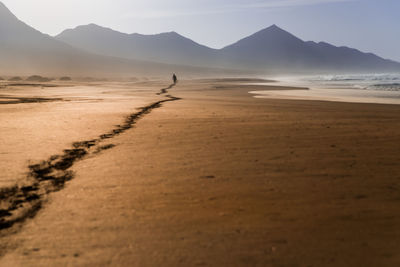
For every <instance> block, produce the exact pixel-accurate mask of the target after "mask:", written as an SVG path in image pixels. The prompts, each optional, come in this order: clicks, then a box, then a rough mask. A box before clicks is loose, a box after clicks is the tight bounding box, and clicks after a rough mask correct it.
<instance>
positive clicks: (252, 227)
mask: <svg viewBox="0 0 400 267" xmlns="http://www.w3.org/2000/svg"><path fill="white" fill-rule="evenodd" d="M230 82H231V81H230ZM159 85H160V86H159ZM164 85H166V84H165V83H164ZM143 86H144V85H143ZM157 86H159V87H158V89H157V90H156V89H155V88H156V87H157ZM229 87H230V86H229V85H227V86H225V87H224V88H223V89H218V88H215V83H213V82H190V81H188V82H181V83H179V84H178V86H176V87H174V88H171V89H170V90H169V92H166V94H171V95H173V96H174V97H179V98H182V99H181V100H177V101H171V102H166V103H162V106H161V107H159V108H156V109H154V110H152V111H151V112H150V113H146V115H145V116H143V117H142V118H140V119H139V120H137V121H136V122H135V125H134V127H133V128H130V129H127V130H126V131H124V132H123V133H121V134H118V135H115V136H112V138H106V139H105V140H103V141H102V142H101V146H108V147H109V148H110V149H107V150H100V151H98V152H97V153H92V151H93V152H95V151H96V149H94V148H95V147H91V148H90V149H91V150H90V151H91V152H90V153H89V154H88V155H84V156H83V157H82V158H81V159H79V160H76V161H74V164H73V165H72V166H71V168H70V169H68V170H71V171H73V173H74V178H73V179H72V180H71V181H68V182H67V183H66V184H65V187H64V188H63V189H62V190H61V191H59V192H55V193H51V194H49V195H46V197H45V201H43V207H42V208H41V209H40V210H39V211H38V213H37V214H36V216H35V217H34V218H33V219H29V220H26V221H25V222H24V223H23V224H21V225H14V226H13V227H11V228H9V229H6V231H4V230H3V231H2V235H3V237H2V241H1V244H2V247H3V250H2V254H3V256H2V258H0V265H1V266H54V265H62V266H65V265H70V266H88V265H89V266H99V265H115V266H160V265H161V266H196V265H200V266H202V265H203V266H221V265H223V266H246V265H250V266H254V265H260V266H398V265H399V264H400V257H399V254H398V248H399V246H400V229H399V227H398V225H399V223H400V205H399V203H400V187H399V183H400V167H399V164H398V158H399V153H400V152H399V151H400V112H399V109H400V106H397V105H378V104H354V103H338V102H324V101H301V100H278V99H256V98H253V97H251V96H250V95H249V94H248V93H247V92H248V91H250V90H248V89H249V88H247V87H246V86H242V87H238V86H232V87H231V88H229ZM150 88H152V89H151V90H152V91H147V92H145V93H143V94H142V95H141V94H139V96H140V95H141V96H143V98H140V101H142V102H140V101H139V102H135V101H137V98H136V97H132V99H129V100H127V101H126V102H128V103H129V104H130V105H131V106H134V107H140V106H146V105H149V104H151V103H154V101H160V100H162V99H166V98H165V96H164V95H166V94H164V95H160V96H157V95H155V93H157V92H159V90H160V89H161V88H165V86H164V87H163V85H161V84H153V85H151V86H150ZM276 89H280V88H276ZM110 90H111V89H110ZM111 91H112V90H111ZM149 93H150V94H149ZM110 94H111V95H113V93H112V92H110ZM88 95H91V92H88ZM132 95H135V92H132ZM57 97H60V96H59V95H57ZM146 97H147V98H146ZM154 97H155V98H154ZM119 100H121V99H119ZM51 104H55V102H54V103H53V102H51V103H41V104H37V105H51ZM24 105H25V104H24ZM27 105H28V104H27ZM85 105H86V104H85ZM120 105H121V104H120V102H119V101H115V102H114V107H117V106H120ZM112 106H113V105H112V104H111V103H110V110H112V108H111V107H112ZM127 106H129V105H128V104H127V105H126V106H123V107H124V109H123V110H121V111H119V114H117V113H118V112H116V113H115V114H112V115H110V117H109V119H105V120H104V121H106V122H107V123H109V124H108V125H105V124H101V125H100V126H98V125H93V129H95V130H96V131H95V132H96V134H95V133H94V132H93V134H92V135H91V134H87V135H85V136H79V138H77V137H78V136H73V137H71V139H73V140H71V141H69V139H67V135H68V134H65V136H63V137H65V138H58V139H57V140H61V141H60V145H59V146H60V147H62V148H60V149H58V147H55V148H54V150H57V151H55V152H54V153H53V151H48V152H47V154H48V155H45V154H46V153H43V154H41V155H40V157H39V156H38V158H41V159H43V160H44V159H47V158H48V157H47V156H51V155H53V154H57V153H58V154H60V152H61V153H62V150H63V149H66V148H69V147H71V142H73V141H80V140H90V138H95V137H98V136H99V133H107V132H108V131H110V130H112V129H114V128H115V124H116V123H119V124H121V122H122V123H123V121H124V119H125V117H126V116H128V115H129V114H131V113H132V110H130V111H128V108H127ZM125 107H126V109H125ZM117 110H118V109H117ZM4 112H5V111H4ZM133 112H136V113H137V112H140V110H134V111H133ZM59 113H61V114H62V113H63V112H59ZM0 114H3V113H0ZM94 114H95V112H94ZM132 114H134V113H132ZM106 118H107V117H106ZM117 118H118V119H117ZM100 121H103V120H100ZM111 121H114V122H113V123H111ZM72 123H75V122H73V121H72V120H71V121H70V122H68V125H70V126H71V127H72V126H74V127H78V126H77V125H82V124H83V125H87V123H88V122H87V121H84V122H82V124H79V123H78V122H76V123H75V124H72ZM81 127H83V126H81ZM49 128H51V127H49ZM16 132H18V131H16ZM16 132H15V131H14V132H13V133H16ZM14 135H15V134H14ZM39 136H40V135H39ZM83 137H85V138H83ZM63 142H65V143H63ZM15 143H16V144H19V143H18V142H15ZM66 143H68V144H66ZM65 144H66V145H65ZM20 145H21V144H20ZM21 146H22V145H21ZM48 146H49V147H50V148H48V149H49V150H51V149H53V148H52V147H53V146H52V145H51V144H48ZM46 147H47V146H46ZM20 149H26V150H27V151H28V152H29V149H32V148H29V147H26V148H23V147H21V148H20ZM85 149H86V148H85ZM31 153H32V152H31ZM35 153H37V152H35ZM15 157H16V158H18V157H17V156H15ZM27 158H28V157H27ZM22 165H23V164H21V166H22ZM19 166H20V165H18V167H19ZM15 167H17V166H15ZM25 168H26V166H25ZM13 232H14V233H13Z"/></svg>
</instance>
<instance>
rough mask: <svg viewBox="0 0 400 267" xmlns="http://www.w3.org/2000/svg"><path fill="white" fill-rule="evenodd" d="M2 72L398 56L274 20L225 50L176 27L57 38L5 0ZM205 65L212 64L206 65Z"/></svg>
mask: <svg viewBox="0 0 400 267" xmlns="http://www.w3.org/2000/svg"><path fill="white" fill-rule="evenodd" d="M0 35H1V36H2V38H0V71H2V72H3V73H5V72H15V71H18V70H19V71H24V72H27V73H32V72H36V71H41V72H43V71H47V72H48V71H50V72H51V71H52V72H54V71H58V72H62V71H67V72H69V73H71V72H75V73H80V72H82V73H85V72H89V71H90V72H94V73H96V72H99V73H105V72H113V73H118V72H121V74H122V73H130V72H138V73H139V72H140V73H146V72H148V73H149V74H151V73H155V72H157V71H158V72H160V71H161V72H166V71H167V70H168V69H174V70H175V71H177V70H181V71H182V72H191V73H196V74H197V73H199V72H200V71H203V72H204V71H205V72H207V73H214V71H216V72H220V71H222V72H223V71H224V70H226V71H228V70H233V71H234V72H237V71H246V72H250V73H271V72H286V73H292V72H296V73H297V72H331V71H334V72H367V71H368V72H370V71H374V72H387V71H400V63H398V62H395V61H391V60H386V59H383V58H381V57H379V56H377V55H375V54H372V53H364V52H361V51H359V50H357V49H354V48H349V47H336V46H334V45H331V44H329V43H326V42H319V43H316V42H313V41H307V42H305V41H303V40H301V39H300V38H298V37H296V36H295V35H293V34H291V33H289V32H287V31H285V30H283V29H281V28H280V27H278V26H277V25H275V24H274V25H272V26H270V27H267V28H264V29H262V30H260V31H257V32H255V33H254V34H252V35H250V36H247V37H245V38H242V39H240V40H238V41H237V42H235V43H233V44H231V45H228V46H225V47H223V48H221V49H213V48H210V47H207V46H205V45H201V44H199V43H197V42H195V41H193V40H191V39H189V38H187V37H185V36H183V35H180V34H179V33H177V32H175V31H171V32H164V33H158V34H153V35H144V34H138V33H131V34H128V33H123V32H119V31H115V30H113V29H111V28H106V27H102V26H99V25H96V24H93V23H92V24H88V25H81V26H77V27H75V28H73V29H66V30H64V31H63V32H61V33H60V34H59V35H57V36H55V37H52V36H49V35H47V34H43V33H41V32H40V31H38V30H36V29H34V28H32V27H31V26H29V25H27V24H26V23H24V22H22V21H21V20H19V19H18V18H17V17H16V16H15V15H14V14H12V12H11V11H10V10H9V9H8V8H7V7H6V6H5V5H4V4H3V3H1V2H0ZM206 69H209V70H208V71H206Z"/></svg>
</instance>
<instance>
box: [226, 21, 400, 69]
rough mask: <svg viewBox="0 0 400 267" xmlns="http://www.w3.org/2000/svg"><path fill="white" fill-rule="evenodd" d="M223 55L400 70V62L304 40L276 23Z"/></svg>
mask: <svg viewBox="0 0 400 267" xmlns="http://www.w3.org/2000/svg"><path fill="white" fill-rule="evenodd" d="M221 53H222V58H224V59H226V60H227V61H231V62H232V61H233V62H235V64H239V65H241V66H243V67H249V68H270V67H271V65H274V66H275V68H278V69H298V70H301V69H309V70H313V71H316V70H318V71H319V70H326V71H390V70H400V63H397V62H394V61H390V60H385V59H382V58H380V57H378V56H376V55H374V54H371V53H363V52H360V51H358V50H356V49H352V48H348V47H336V46H333V45H330V44H328V43H324V42H320V43H315V42H304V41H302V40H301V39H299V38H297V37H296V36H294V35H292V34H290V33H288V32H287V31H284V30H282V29H281V28H279V27H278V26H276V25H272V26H271V27H268V28H266V29H264V30H261V31H259V32H257V33H255V34H253V35H251V36H249V37H246V38H244V39H242V40H240V41H238V42H236V43H234V44H232V45H229V46H227V47H225V48H223V49H222V50H221Z"/></svg>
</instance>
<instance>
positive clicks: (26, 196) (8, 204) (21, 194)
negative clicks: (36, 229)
mask: <svg viewBox="0 0 400 267" xmlns="http://www.w3.org/2000/svg"><path fill="white" fill-rule="evenodd" d="M173 86H174V84H172V85H170V86H169V87H167V88H163V89H161V90H160V92H159V93H157V95H163V94H166V93H168V90H169V89H171V88H172V87H173ZM165 98H166V99H164V100H160V101H157V102H155V103H152V104H149V105H147V106H145V107H142V108H140V109H139V111H138V112H136V113H133V114H131V115H129V116H128V117H127V118H126V120H125V123H124V124H122V125H118V126H117V127H116V128H115V129H113V130H112V131H110V132H109V133H106V134H102V135H100V137H99V138H97V139H93V140H88V141H81V142H75V143H74V144H73V145H72V146H73V147H72V148H71V149H66V150H64V153H63V154H61V155H56V156H52V157H50V158H49V159H48V160H46V161H43V162H41V163H39V164H34V165H30V166H29V174H28V177H27V180H26V181H25V183H24V185H19V186H17V185H16V186H13V187H10V188H4V189H0V230H2V229H5V228H10V227H11V226H13V225H14V224H15V223H16V222H22V221H24V220H25V219H26V218H29V217H33V216H34V215H35V214H36V213H37V211H38V210H39V209H40V208H41V206H42V203H43V201H44V200H45V198H46V195H47V194H49V193H51V192H55V191H59V190H61V189H62V188H63V187H64V185H65V183H66V182H67V181H69V180H71V179H72V178H73V177H74V174H73V172H72V171H70V168H71V167H72V166H73V164H74V163H75V162H76V161H78V160H80V159H82V158H84V157H85V156H87V155H89V154H92V155H93V154H97V153H99V152H101V151H103V150H107V149H111V148H113V147H114V145H112V144H108V145H103V146H101V145H100V143H101V142H102V141H104V140H105V139H110V138H113V137H115V136H117V135H119V134H121V133H123V132H125V131H127V130H129V129H131V128H132V127H133V126H134V125H135V124H136V122H137V121H138V120H139V119H140V118H142V117H143V116H144V115H146V114H148V113H150V112H151V111H152V110H153V109H156V108H159V107H161V105H162V104H163V103H165V102H170V101H176V100H180V98H178V97H174V96H171V95H165Z"/></svg>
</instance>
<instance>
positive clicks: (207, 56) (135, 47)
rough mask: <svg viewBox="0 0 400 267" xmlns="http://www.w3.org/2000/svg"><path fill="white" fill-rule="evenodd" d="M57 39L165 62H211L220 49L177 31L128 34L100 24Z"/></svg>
mask: <svg viewBox="0 0 400 267" xmlns="http://www.w3.org/2000/svg"><path fill="white" fill-rule="evenodd" d="M56 39H58V40H61V41H63V42H66V43H68V44H70V45H73V46H75V47H79V48H81V49H85V50H87V51H90V52H93V53H98V54H102V55H108V56H115V57H121V58H129V59H140V60H149V61H157V62H164V63H176V64H185V65H202V66H209V65H210V63H213V60H215V55H216V50H214V49H211V48H208V47H206V46H203V45H200V44H197V43H195V42H193V41H192V40H190V39H188V38H185V37H183V36H182V35H179V34H177V33H176V32H167V33H160V34H154V35H142V34H137V33H134V34H126V33H121V32H117V31H114V30H112V29H109V28H104V27H101V26H98V25H96V24H89V25H85V26H79V27H77V28H75V29H69V30H65V31H63V32H62V33H61V34H59V35H58V36H56Z"/></svg>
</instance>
